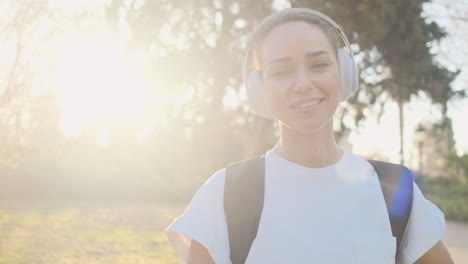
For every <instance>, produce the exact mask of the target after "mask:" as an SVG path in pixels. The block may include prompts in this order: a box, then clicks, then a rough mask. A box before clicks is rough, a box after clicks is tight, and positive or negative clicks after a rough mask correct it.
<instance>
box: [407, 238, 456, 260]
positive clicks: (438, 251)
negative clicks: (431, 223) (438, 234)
mask: <svg viewBox="0 0 468 264" xmlns="http://www.w3.org/2000/svg"><path fill="white" fill-rule="evenodd" d="M415 264H454V262H453V260H452V257H451V256H450V253H449V252H448V250H447V248H446V247H445V245H444V243H443V242H442V240H440V241H439V242H437V244H435V246H433V247H432V248H431V249H429V251H427V252H426V253H425V254H424V255H423V256H422V257H420V258H419V259H418V260H417V261H416V262H415Z"/></svg>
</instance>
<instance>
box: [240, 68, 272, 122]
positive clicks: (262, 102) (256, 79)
mask: <svg viewBox="0 0 468 264" xmlns="http://www.w3.org/2000/svg"><path fill="white" fill-rule="evenodd" d="M245 85H246V87H245V91H246V95H247V101H248V102H249V106H250V107H251V108H252V109H253V110H254V111H255V112H257V113H258V114H260V115H263V116H265V117H267V118H270V119H272V117H271V115H270V114H269V111H268V106H267V104H266V98H265V93H264V91H263V81H262V76H261V73H260V71H251V72H250V73H249V75H248V77H247V81H246V83H245Z"/></svg>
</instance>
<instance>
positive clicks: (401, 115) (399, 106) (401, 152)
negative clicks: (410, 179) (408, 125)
mask: <svg viewBox="0 0 468 264" xmlns="http://www.w3.org/2000/svg"><path fill="white" fill-rule="evenodd" d="M403 106H404V102H403V100H401V98H400V100H398V114H399V115H400V164H401V165H404V163H405V154H404V153H405V152H404V141H403V123H404V122H403V121H404V120H403V116H404V115H403Z"/></svg>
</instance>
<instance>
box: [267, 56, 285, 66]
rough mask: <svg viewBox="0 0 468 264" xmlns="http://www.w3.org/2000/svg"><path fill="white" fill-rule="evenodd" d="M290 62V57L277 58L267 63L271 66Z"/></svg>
mask: <svg viewBox="0 0 468 264" xmlns="http://www.w3.org/2000/svg"><path fill="white" fill-rule="evenodd" d="M289 60H291V58H290V57H281V58H276V59H272V60H270V61H269V62H268V63H267V65H270V64H273V63H279V62H285V61H289Z"/></svg>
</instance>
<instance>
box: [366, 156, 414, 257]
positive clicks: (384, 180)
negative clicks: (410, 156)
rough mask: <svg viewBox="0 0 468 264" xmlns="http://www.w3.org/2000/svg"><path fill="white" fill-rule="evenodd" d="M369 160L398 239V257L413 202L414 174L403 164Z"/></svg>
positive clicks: (394, 233)
mask: <svg viewBox="0 0 468 264" xmlns="http://www.w3.org/2000/svg"><path fill="white" fill-rule="evenodd" d="M368 161H369V163H370V164H371V165H372V167H374V170H375V172H376V173H377V175H378V177H379V181H380V187H381V188H382V193H383V196H384V200H385V204H386V205H387V211H388V216H389V218H390V225H391V227H392V234H393V236H394V237H395V238H396V241H397V245H396V246H397V247H396V249H397V250H396V256H395V258H397V257H398V253H399V251H400V245H401V241H402V239H403V235H404V234H405V230H406V226H407V224H408V219H409V217H410V213H411V207H412V203H413V175H412V173H411V171H410V170H409V169H408V168H407V167H405V166H403V165H399V164H393V163H388V162H382V161H375V160H368Z"/></svg>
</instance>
